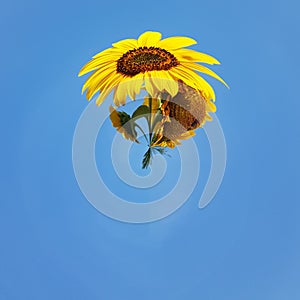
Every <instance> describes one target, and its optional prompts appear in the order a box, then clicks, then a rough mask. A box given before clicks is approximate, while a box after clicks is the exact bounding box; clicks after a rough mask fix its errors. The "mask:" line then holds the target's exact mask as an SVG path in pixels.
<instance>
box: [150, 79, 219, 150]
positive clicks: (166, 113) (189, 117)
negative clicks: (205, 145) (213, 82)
mask: <svg viewBox="0 0 300 300" xmlns="http://www.w3.org/2000/svg"><path fill="white" fill-rule="evenodd" d="M154 102H156V101H154ZM211 104H212V103H211V102H210V101H207V100H206V99H205V98H204V97H203V96H202V95H201V94H199V93H197V91H196V90H195V89H193V88H191V87H189V86H187V85H185V84H184V83H182V82H179V92H178V94H177V95H176V96H175V97H173V98H171V97H170V96H168V98H167V99H166V100H164V101H163V103H162V105H161V107H160V110H161V112H162V115H163V119H162V121H161V122H160V123H158V124H157V125H156V127H155V129H154V132H156V136H155V139H154V141H153V143H152V145H151V146H154V147H169V148H174V147H175V146H177V145H180V144H181V140H186V139H189V138H191V137H193V136H194V135H195V130H196V129H197V128H199V127H202V126H203V125H204V124H205V122H206V121H211V120H212V118H211V116H210V115H209V113H210V112H213V111H215V107H212V105H211Z"/></svg>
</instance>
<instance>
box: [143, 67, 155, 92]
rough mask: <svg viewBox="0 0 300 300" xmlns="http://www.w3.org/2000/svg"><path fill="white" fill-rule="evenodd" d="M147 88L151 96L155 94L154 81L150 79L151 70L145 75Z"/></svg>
mask: <svg viewBox="0 0 300 300" xmlns="http://www.w3.org/2000/svg"><path fill="white" fill-rule="evenodd" d="M145 88H146V91H147V92H148V93H149V95H150V96H152V97H154V96H155V91H156V89H155V88H154V86H153V83H152V81H151V79H150V73H149V72H148V74H147V75H146V76H145Z"/></svg>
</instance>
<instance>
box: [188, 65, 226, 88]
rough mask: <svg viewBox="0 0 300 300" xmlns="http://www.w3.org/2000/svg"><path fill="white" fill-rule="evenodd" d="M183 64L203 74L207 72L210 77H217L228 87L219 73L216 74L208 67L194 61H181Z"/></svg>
mask: <svg viewBox="0 0 300 300" xmlns="http://www.w3.org/2000/svg"><path fill="white" fill-rule="evenodd" d="M183 65H185V66H187V67H188V68H190V69H194V70H197V71H199V72H201V73H204V74H207V75H209V76H212V77H214V78H216V79H218V80H219V81H221V82H222V83H223V84H224V85H225V86H226V87H228V88H229V86H228V85H227V83H226V82H225V81H224V80H223V79H222V78H221V77H220V76H219V75H217V74H216V73H215V72H213V71H212V70H210V69H208V68H206V67H204V66H201V65H198V64H195V63H183Z"/></svg>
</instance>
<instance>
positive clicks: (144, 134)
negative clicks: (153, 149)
mask: <svg viewBox="0 0 300 300" xmlns="http://www.w3.org/2000/svg"><path fill="white" fill-rule="evenodd" d="M135 126H136V127H137V128H138V129H139V130H140V131H141V132H142V134H143V136H144V137H145V140H146V142H147V144H148V145H150V141H148V139H147V135H146V133H145V132H144V130H143V129H142V127H141V126H140V125H139V124H135Z"/></svg>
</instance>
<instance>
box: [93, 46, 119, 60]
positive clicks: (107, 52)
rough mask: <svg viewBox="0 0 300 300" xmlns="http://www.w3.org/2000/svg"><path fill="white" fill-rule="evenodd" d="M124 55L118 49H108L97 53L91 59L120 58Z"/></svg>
mask: <svg viewBox="0 0 300 300" xmlns="http://www.w3.org/2000/svg"><path fill="white" fill-rule="evenodd" d="M123 54H124V51H122V50H121V49H119V48H108V49H105V50H103V51H101V52H99V53H97V54H96V55H94V56H93V58H94V59H95V58H99V57H104V56H110V57H113V56H122V55H123Z"/></svg>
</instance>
